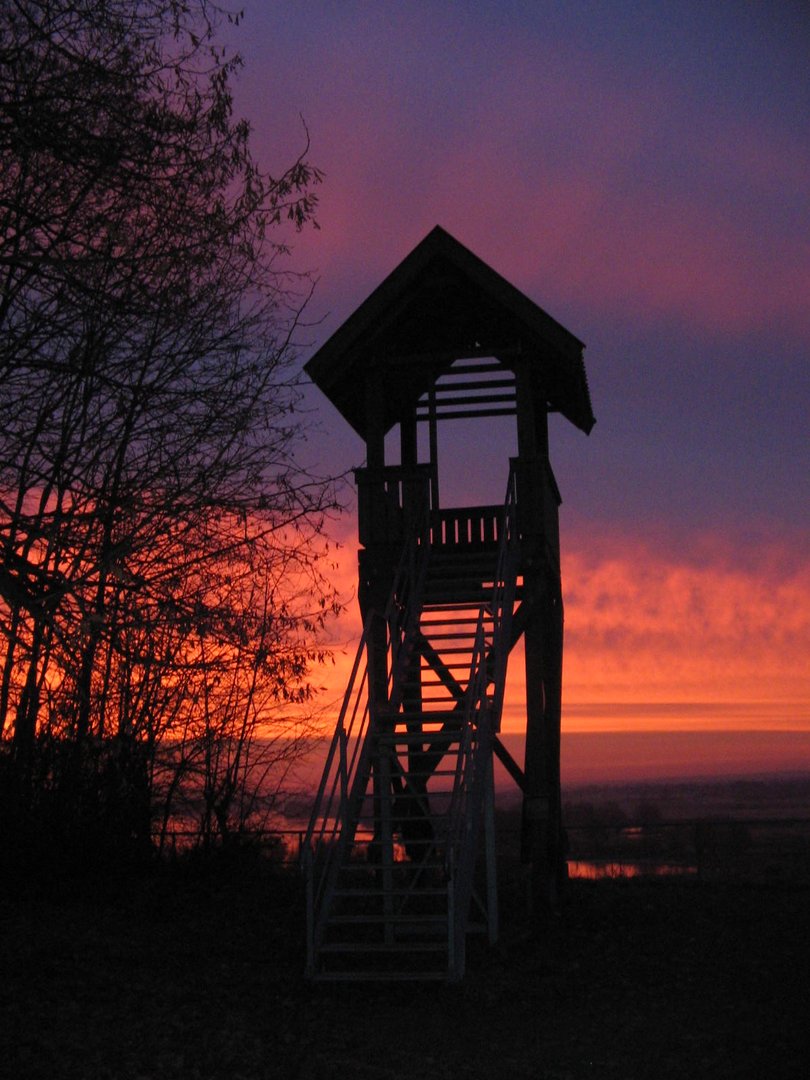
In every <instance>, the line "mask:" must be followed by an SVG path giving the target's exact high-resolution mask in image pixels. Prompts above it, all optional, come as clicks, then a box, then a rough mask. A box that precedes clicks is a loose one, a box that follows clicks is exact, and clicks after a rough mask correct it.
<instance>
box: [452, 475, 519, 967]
mask: <svg viewBox="0 0 810 1080" xmlns="http://www.w3.org/2000/svg"><path fill="white" fill-rule="evenodd" d="M517 567H518V533H517V515H516V485H515V475H514V470H510V474H509V483H508V485H507V491H506V498H505V500H504V508H503V518H502V528H501V530H500V540H499V545H498V559H497V567H496V571H495V577H494V581H493V589H492V600H491V602H490V605H489V609H488V610H487V608H486V607H482V608H481V610H480V612H479V616H478V623H477V626H476V635H475V644H474V646H473V651H472V657H471V661H470V677H469V680H468V682H467V691H466V694H465V700H464V719H463V726H462V732H461V744H460V746H459V754H458V759H457V764H456V775H455V778H454V784H453V791H452V795H451V799H450V811H449V815H450V821H449V828H448V844H447V850H446V852H445V873H446V875H447V877H448V880H450V881H452V895H453V904H452V908H451V910H450V912H449V915H450V918H449V925H448V934H449V949H450V956H451V957H452V958H453V963H454V964H455V965H456V966H457V969H456V975H457V977H460V975H461V973H462V971H463V964H464V959H463V957H464V938H465V935H466V928H467V919H468V913H469V907H470V899H471V894H472V884H473V873H474V870H475V858H476V851H477V843H478V827H479V823H480V818H481V813H482V809H483V800H484V795H485V792H486V784H487V783H488V782H489V781H490V769H491V767H492V753H491V749H492V739H493V736H494V734H495V732H496V731H497V730H498V729H499V727H500V717H501V712H502V709H503V698H504V688H505V683H506V663H507V660H508V656H509V647H510V636H511V624H512V612H513V609H514V600H515V591H516V584H517ZM487 614H489V615H490V617H491V619H492V636H491V641H490V642H489V643H487V639H486V634H485V625H486V623H485V618H486V615H487ZM490 684H492V685H493V692H492V694H491V695H490V694H489V693H488V688H489V686H490Z"/></svg>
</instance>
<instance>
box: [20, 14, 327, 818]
mask: <svg viewBox="0 0 810 1080" xmlns="http://www.w3.org/2000/svg"><path fill="white" fill-rule="evenodd" d="M223 18H227V19H230V18H231V16H228V15H226V14H224V13H223V12H222V11H221V10H220V9H218V8H217V7H216V6H215V5H213V4H210V3H207V2H206V0H140V2H136V3H134V4H133V3H132V2H131V0H10V2H9V3H7V4H4V5H3V6H2V10H1V11H0V238H2V247H0V411H2V415H3V417H4V424H3V425H2V426H0V635H2V638H1V639H0V640H2V646H1V647H2V650H3V653H2V655H1V656H0V663H1V664H2V673H1V674H0V725H2V737H3V746H4V747H5V748H6V753H5V754H4V757H3V767H4V768H5V769H6V771H7V773H8V776H7V780H8V781H9V783H8V784H7V785H6V790H7V792H11V794H10V795H9V796H8V798H7V801H6V805H5V807H4V812H5V813H6V814H8V815H10V816H11V817H13V818H14V820H15V821H17V822H18V823H19V822H20V821H22V820H24V819H25V820H30V819H31V814H32V813H33V812H34V810H36V811H37V812H38V813H39V812H42V808H43V807H46V808H47V810H48V814H50V813H51V812H53V814H54V815H56V820H58V821H59V822H61V823H62V824H63V825H65V826H68V825H69V826H70V827H71V828H78V829H81V830H85V829H86V828H87V827H88V824H87V823H88V822H89V821H91V820H99V819H103V818H104V814H105V813H106V812H107V811H108V810H109V806H108V805H107V803H109V804H110V805H112V803H113V802H115V801H116V800H118V801H119V802H120V801H121V798H123V799H124V802H125V803H126V800H127V798H128V797H129V796H128V794H127V792H128V789H129V788H132V790H133V791H134V790H135V789H136V788H137V789H138V790H141V789H142V787H143V784H144V782H146V784H147V788H148V784H149V781H148V779H147V781H144V779H143V778H144V776H146V777H154V775H155V772H154V770H155V765H154V762H155V760H156V754H157V751H158V748H159V747H163V748H165V747H166V745H168V744H173V745H175V746H182V745H189V746H190V745H192V743H194V741H195V740H194V739H192V738H191V737H190V732H191V731H192V729H193V728H194V725H195V724H196V723H197V722H198V719H199V717H201V716H202V717H203V720H204V727H205V730H206V731H207V732H208V733H209V734H208V735H207V736H206V738H209V742H210V741H211V740H212V739H213V740H214V741H215V742H216V741H217V740H219V742H220V743H221V744H222V745H223V746H224V745H226V744H228V745H230V740H232V739H233V737H234V735H235V734H236V735H238V736H239V738H238V739H237V743H238V742H239V741H240V739H241V744H242V746H243V750H242V751H240V752H239V754H240V755H241V756H238V757H237V758H236V760H231V759H229V763H228V764H227V765H226V766H225V767H224V769H223V767H222V766H221V765H220V764H218V765H217V768H216V769H214V770H212V769H208V771H207V772H206V773H205V777H204V779H203V781H202V784H203V789H204V790H208V789H206V788H205V785H206V784H208V785H209V787H210V786H211V783H212V780H211V777H216V778H217V779H216V784H219V788H217V789H216V791H215V790H214V789H215V788H216V784H214V787H211V792H212V794H211V807H212V812H215V814H216V813H219V815H220V822H223V821H225V820H226V819H227V818H228V814H227V813H226V814H225V816H224V817H223V815H222V812H221V809H218V808H221V807H223V806H225V805H226V804H227V806H228V813H230V807H231V806H232V805H233V803H234V799H235V794H234V792H235V790H236V786H237V782H236V778H237V777H238V776H243V775H244V770H243V766H244V755H245V753H248V752H252V751H249V749H244V748H245V747H248V748H249V746H250V740H252V739H253V737H254V736H255V733H256V731H257V730H258V729H259V728H260V727H262V726H266V725H267V723H268V720H269V718H271V717H272V715H273V711H274V707H275V706H277V705H278V703H279V702H282V701H286V700H289V699H290V697H295V696H296V695H298V696H306V685H307V669H308V662H309V661H310V660H311V659H312V658H313V655H314V653H313V645H312V643H311V634H312V631H313V630H314V629H315V628H316V625H317V621H318V619H319V618H322V617H323V615H324V613H325V612H328V611H329V610H330V609H332V608H333V607H334V604H335V598H334V596H333V595H332V594H331V591H330V590H329V588H328V586H327V584H326V582H325V581H324V580H323V578H321V577H320V576H319V572H318V562H317V559H318V544H317V540H318V537H319V535H320V532H321V528H322V523H323V517H324V514H325V513H326V512H328V510H329V509H330V508H332V507H333V506H334V502H335V499H334V491H333V489H332V487H331V485H330V484H328V483H325V482H323V481H322V480H320V479H318V478H316V477H313V476H311V475H309V474H307V473H306V472H303V471H302V470H300V469H299V468H298V467H297V466H296V462H295V456H294V454H295V449H296V444H297V440H298V437H299V435H300V431H301V428H300V419H299V416H298V413H297V411H296V407H297V404H298V391H297V384H296V375H295V367H294V363H293V360H294V352H293V348H292V342H293V337H294V333H295V330H296V326H297V319H298V315H299V312H300V310H301V307H302V304H303V303H304V302H305V300H306V298H307V295H308V291H309V288H310V283H309V281H308V279H307V278H306V277H305V276H297V275H294V274H292V273H291V272H290V271H289V270H287V269H286V268H285V267H286V263H285V259H286V256H287V248H286V245H285V243H284V236H285V233H284V231H283V228H282V227H283V225H284V224H285V223H289V224H290V225H291V226H292V227H293V228H300V227H301V226H302V225H304V224H305V223H306V222H307V221H310V220H312V218H313V214H314V210H315V205H316V200H315V196H314V194H313V187H314V186H316V185H317V183H318V182H319V180H320V176H319V174H318V172H317V170H316V169H314V168H313V167H312V166H311V165H310V164H309V163H308V161H307V160H306V152H307V146H306V145H305V147H304V153H303V154H302V155H301V156H300V157H298V158H297V159H296V160H295V161H293V163H292V164H291V165H290V167H289V168H287V169H286V170H285V171H284V172H283V173H282V174H281V175H280V176H276V177H273V176H270V175H268V174H266V173H264V172H262V171H261V170H260V168H259V167H258V165H257V164H256V162H255V161H254V159H253V157H252V155H251V151H250V147H249V130H248V126H247V124H245V123H244V122H242V121H238V120H235V119H234V117H233V114H232V99H231V91H230V85H231V80H232V77H233V75H234V72H235V70H236V69H237V67H238V64H239V61H238V58H235V57H229V56H227V55H226V54H225V53H224V51H223V50H222V49H221V48H220V46H219V45H218V42H217V27H218V25H219V23H220V21H221V20H222V19H223ZM305 144H306V140H305ZM274 237H277V238H274ZM292 568H294V569H295V573H290V572H289V571H290V570H291V569H292ZM302 581H306V587H302ZM270 582H272V586H271V585H269V584H268V583H270ZM225 687H227V691H226V689H225ZM201 710H202V711H201ZM226 717H227V718H228V720H227V722H226ZM206 725H207V726H206ZM228 725H230V727H229V726H228ZM248 734H249V735H250V739H248V740H247V741H246V737H247V736H248ZM196 742H197V744H198V745H199V739H197V740H196ZM223 752H224V751H222V749H221V748H220V749H219V750H217V753H219V754H221V753H223ZM229 752H230V751H229ZM181 756H182V755H181ZM240 770H242V771H241V772H240ZM223 785H224V786H223ZM122 793H123V794H122ZM130 794H131V792H130ZM150 795H151V792H150ZM134 798H135V796H134V795H133V799H134ZM105 800H106V802H105ZM136 801H137V800H136ZM113 816H114V815H113ZM124 816H125V817H126V815H124ZM126 828H129V826H128V825H127V826H126Z"/></svg>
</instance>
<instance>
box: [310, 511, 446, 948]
mask: <svg viewBox="0 0 810 1080" xmlns="http://www.w3.org/2000/svg"><path fill="white" fill-rule="evenodd" d="M428 526H429V504H428V501H427V498H426V499H425V500H424V506H423V507H419V508H418V509H417V512H416V513H415V514H414V518H413V521H412V528H411V531H410V535H409V537H408V539H407V541H406V543H405V544H404V545H403V550H402V553H401V556H400V560H399V564H398V566H397V570H396V572H395V575H394V582H393V585H392V588H391V592H390V594H389V599H388V602H387V604H386V608H385V611H384V612H379V611H376V610H373V609H372V610H370V611H369V612H368V614H367V617H366V620H365V624H364V626H363V633H362V635H361V638H360V643H359V645H358V648H357V653H356V655H355V659H354V663H353V665H352V670H351V673H350V676H349V683H348V686H347V688H346V693H345V694H344V697H343V702H342V704H341V708H340V712H339V714H338V720H337V724H336V726H335V733H334V735H333V737H332V740H331V743H330V746H329V749H328V751H327V755H326V759H325V762H324V768H323V772H322V775H321V780H320V783H319V785H318V790H317V793H316V796H315V801H314V803H313V807H312V812H311V814H310V819H309V823H308V826H307V830H306V834H305V837H304V841H303V846H302V865H303V869H304V872H305V875H306V888H307V946H308V954H309V966H310V970H311V969H312V964H313V963H314V952H315V949H316V947H317V940H318V937H319V936H320V932H321V929H322V925H323V916H324V912H325V910H326V908H327V907H328V894H329V891H330V888H331V886H332V885H333V883H334V879H335V875H336V871H337V866H338V863H339V859H340V857H341V854H342V852H343V851H344V850H345V849H346V848H347V846H348V845H349V844H350V843H351V842H352V841H353V839H354V834H355V832H356V829H357V819H358V817H359V813H360V807H361V805H362V801H363V798H364V795H365V790H366V786H367V782H368V775H369V770H370V762H371V752H370V745H371V739H372V737H373V736H374V734H375V733H376V732H377V730H378V729H379V725H380V720H381V718H380V717H379V716H376V715H375V710H374V708H373V703H372V700H371V697H370V695H369V647H370V643H371V641H372V638H373V634H374V631H375V629H376V626H375V624H376V623H377V622H378V620H380V619H382V620H383V621H384V623H385V626H386V647H387V650H388V661H387V669H388V676H387V678H388V691H387V697H388V705H389V709H396V708H398V707H399V703H400V701H399V699H401V694H402V691H401V687H402V682H403V681H404V673H405V670H406V667H407V663H408V662H409V656H408V647H407V646H408V642H409V641H412V640H413V630H414V629H415V627H417V626H418V622H419V613H420V604H421V589H422V585H423V583H424V578H425V574H426V568H427V561H428V557H429V553H430V544H429V534H428Z"/></svg>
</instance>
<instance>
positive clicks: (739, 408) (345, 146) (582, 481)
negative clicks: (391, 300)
mask: <svg viewBox="0 0 810 1080" xmlns="http://www.w3.org/2000/svg"><path fill="white" fill-rule="evenodd" d="M245 9H246V17H245V20H244V23H243V24H242V26H241V27H240V30H239V32H238V35H237V36H236V38H235V41H236V43H237V44H238V47H239V48H240V50H241V51H242V53H243V55H244V58H245V61H246V70H245V72H244V74H243V76H242V77H241V79H240V82H239V96H238V107H239V110H240V111H241V112H242V113H244V114H245V115H247V116H248V118H249V119H250V121H251V124H252V126H253V128H254V131H255V140H256V148H257V151H258V154H259V156H260V158H261V159H262V160H263V161H264V162H265V163H266V164H267V165H268V166H269V167H271V168H272V167H273V166H274V165H278V164H282V163H285V162H286V161H288V160H289V158H290V156H291V154H292V153H293V152H294V151H295V150H296V149H297V148H298V147H299V145H300V142H301V128H300V121H299V114H300V115H302V116H303V117H304V118H305V120H306V123H307V125H308V127H309V129H310V133H311V137H312V151H311V156H312V158H313V160H314V161H315V162H316V163H317V164H318V165H320V166H321V167H322V168H323V169H324V171H325V173H326V182H325V185H324V187H323V190H322V195H321V211H320V224H321V231H320V232H319V233H310V234H308V235H307V236H305V237H303V238H299V240H298V243H297V245H296V253H295V261H296V264H297V265H300V266H302V267H303V266H306V267H309V268H314V269H316V270H317V272H318V274H319V276H320V283H319V286H318V290H317V292H316V295H315V298H314V300H313V303H312V307H311V312H312V315H313V317H316V318H318V319H322V320H323V321H322V323H321V325H320V327H319V328H318V329H317V330H314V331H313V332H312V340H313V341H318V340H323V339H324V338H325V337H326V336H327V335H328V333H330V332H331V331H332V330H334V329H335V328H336V327H337V326H338V325H339V324H340V322H342V320H343V319H344V318H345V317H346V316H347V315H348V314H349V313H350V312H351V311H352V310H353V309H354V307H356V306H357V304H358V303H359V302H360V301H362V299H364V297H365V296H366V295H367V294H368V292H369V291H370V290H371V289H372V288H373V287H374V286H375V285H376V284H377V283H378V282H379V280H380V279H381V278H382V277H383V276H384V275H385V274H386V273H387V272H388V271H389V270H390V269H392V268H393V267H394V266H395V265H396V264H397V263H398V262H399V261H400V260H401V259H402V258H403V257H404V256H405V254H407V252H408V251H409V250H410V249H411V248H412V247H413V246H414V245H415V244H416V243H417V242H418V241H419V240H421V238H422V237H423V236H424V235H425V234H426V233H427V232H428V231H429V229H430V228H431V227H432V226H433V225H434V224H437V223H439V224H441V225H443V226H444V227H445V228H446V229H447V230H448V231H450V232H451V233H453V235H455V236H456V237H457V239H459V240H460V241H461V242H462V243H464V244H466V245H467V246H468V247H470V248H472V250H473V251H475V252H476V254H478V255H480V256H481V257H482V258H483V259H484V260H485V261H487V262H489V263H490V265H492V266H493V267H494V268H495V269H496V270H498V271H499V272H500V273H502V274H503V275H504V276H505V277H507V278H509V279H510V280H511V281H512V282H513V283H514V284H516V285H517V286H518V287H519V288H521V289H523V290H524V291H525V292H526V293H528V295H529V296H531V297H532V299H534V300H535V301H536V302H538V303H539V304H540V305H541V306H542V307H544V308H546V310H548V311H549V313H550V314H552V315H553V316H554V317H555V318H557V319H558V320H559V321H561V322H562V323H563V324H564V325H565V326H567V327H568V328H569V329H570V330H571V331H572V332H573V333H575V334H576V335H577V336H578V337H580V338H581V339H582V340H584V341H585V342H586V344H587V346H588V348H587V352H586V363H587V367H588V373H589V377H590V381H591V389H592V397H593V403H594V410H595V412H596V416H597V419H598V426H597V428H596V429H595V430H594V432H593V434H592V436H591V437H590V439H589V440H588V439H584V438H583V437H581V436H580V434H579V433H578V432H576V431H574V430H573V429H571V430H570V432H569V431H567V430H564V429H566V428H568V425H567V424H566V423H565V422H564V421H561V422H560V424H559V425H558V426H559V429H560V430H559V433H558V434H557V435H556V440H555V441H556V446H555V449H556V453H555V456H554V462H555V466H556V468H557V471H558V474H559V480H560V484H561V487H562V489H563V494H564V498H565V500H566V503H567V504H569V505H572V506H575V507H576V509H577V511H578V512H579V513H581V514H582V515H584V516H585V517H587V518H588V519H591V520H601V519H606V520H609V521H622V522H626V523H631V522H633V523H635V522H654V523H656V524H658V525H661V524H663V525H668V524H672V525H673V526H674V527H676V528H677V529H678V531H680V529H681V528H682V527H709V528H715V527H717V526H722V527H727V528H736V529H740V528H741V529H742V530H743V531H744V533H745V534H746V535H747V534H749V533H750V532H751V530H752V528H753V531H754V532H757V531H758V530H760V529H764V530H766V531H770V530H774V531H775V532H779V533H783V532H785V531H787V532H789V533H791V534H792V533H793V532H794V531H795V530H796V529H797V527H800V526H801V527H803V528H806V527H807V526H808V524H810V498H808V494H809V493H810V487H809V486H808V464H809V462H810V454H808V441H807V418H808V414H809V413H810V408H809V406H810V370H809V369H808V352H809V351H810V350H808V344H809V343H810V62H809V61H810V7H808V6H807V5H806V4H803V3H780V2H774V3H768V4H754V3H744V2H736V3H721V2H720V3H715V2H713V3H711V4H706V3H668V4H663V3H662V4H653V3H649V2H648V3H638V4H635V3H621V2H616V3H610V4H606V3H592V4H591V3H571V2H566V3H543V2H524V3H510V2H508V0H507V2H504V0H498V2H497V3H495V2H491V3H464V2H456V3H448V2H445V3H420V2H411V3H388V2H380V0H377V2H374V3H351V2H345V0H344V2H335V3H269V4H267V3H262V2H259V0H251V2H248V3H247V4H245ZM323 420H324V423H325V424H326V426H327V428H328V434H327V436H326V439H325V444H326V443H328V444H329V445H330V449H329V455H330V457H334V454H335V453H337V454H338V455H340V456H341V457H342V456H345V457H346V459H347V462H348V463H357V462H358V460H359V458H360V456H361V455H362V447H361V445H360V444H359V442H358V441H357V440H356V438H355V437H354V436H353V435H352V434H351V433H350V432H348V431H346V432H344V431H343V426H344V425H343V423H342V422H341V421H340V420H339V418H338V417H337V416H336V414H334V413H333V412H332V411H331V409H330V407H329V406H324V408H323ZM333 440H334V446H333V445H332V442H333ZM797 540H798V538H797Z"/></svg>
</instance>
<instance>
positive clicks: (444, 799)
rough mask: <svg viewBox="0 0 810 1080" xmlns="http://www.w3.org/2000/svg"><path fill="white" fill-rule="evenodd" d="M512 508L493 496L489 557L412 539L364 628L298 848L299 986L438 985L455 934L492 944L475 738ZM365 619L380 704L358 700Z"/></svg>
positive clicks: (482, 722)
mask: <svg viewBox="0 0 810 1080" xmlns="http://www.w3.org/2000/svg"><path fill="white" fill-rule="evenodd" d="M512 489H513V485H511V484H510V491H511V490H512ZM513 509H514V505H513V500H511V501H510V499H509V498H507V503H506V506H505V507H504V508H503V511H502V513H503V522H502V525H501V527H500V537H499V540H498V542H497V543H489V544H476V545H470V544H467V545H456V546H455V547H449V546H448V545H446V544H437V543H436V538H437V535H438V533H437V529H436V525H435V523H434V525H433V526H432V527H431V528H430V529H425V530H423V531H422V533H421V535H419V536H414V537H412V538H411V539H410V541H409V545H410V548H409V550H406V551H405V552H404V553H403V557H402V560H401V563H400V569H399V571H398V573H397V577H396V580H395V582H394V587H393V589H392V593H391V599H390V601H389V605H388V609H387V611H386V612H385V613H384V614H383V615H374V614H373V615H371V616H370V618H369V620H368V624H367V626H366V630H365V632H364V635H363V641H362V642H361V646H360V650H359V652H358V658H357V661H356V663H355V667H354V670H353V673H352V679H351V681H350V685H349V688H348V690H347V694H346V698H345V700H344V706H343V709H342V712H341V716H340V719H339V721H338V726H337V730H336V732H335V737H334V739H333V742H332V746H331V749H330V753H329V755H328V758H327V762H326V767H325V770H324V776H323V779H322V782H321V787H320V790H319V793H318V798H317V801H316V805H315V808H314V810H313V815H312V819H311V822H310V827H309V830H308V834H307V841H306V844H305V848H304V859H305V865H306V870H307V896H308V964H307V972H308V975H309V976H310V977H311V978H313V979H317V980H398V981H399V980H442V981H448V980H449V981H453V980H457V979H459V978H461V977H462V975H463V973H464V965H465V946H466V938H467V934H468V933H470V932H473V931H476V930H478V931H482V932H484V933H487V934H488V936H489V938H490V940H494V939H495V937H496V936H497V892H496V888H495V879H494V849H493V843H494V833H493V820H492V809H493V807H492V798H493V792H492V752H491V739H492V736H493V734H494V732H495V731H496V730H497V727H498V722H499V717H500V709H501V705H502V700H503V682H504V680H505V675H506V656H507V654H508V647H509V646H508V642H509V636H510V635H509V622H510V620H511V614H512V609H513V605H514V600H515V595H516V581H517V574H516V556H515V549H516V544H515V540H516V535H515V534H516V529H515V524H514V513H513ZM381 618H382V619H384V620H385V625H386V636H387V643H388V655H387V670H388V690H387V694H386V701H385V703H384V704H383V705H380V704H379V702H376V703H375V702H374V701H373V700H371V699H370V698H373V695H371V696H370V695H369V690H368V687H369V662H368V650H369V646H370V642H371V641H372V639H373V636H374V631H375V626H374V620H379V619H381ZM377 630H378V631H379V625H378V626H377ZM482 832H483V834H484V836H485V840H486V842H485V844H484V848H485V854H486V855H487V856H488V857H487V858H486V859H485V860H484V861H485V867H484V869H485V873H484V875H483V882H481V881H479V880H478V878H477V877H476V868H477V863H478V862H479V859H478V854H479V847H480V846H481V845H480V844H479V839H480V836H481V833H482ZM479 878H480V875H479Z"/></svg>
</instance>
